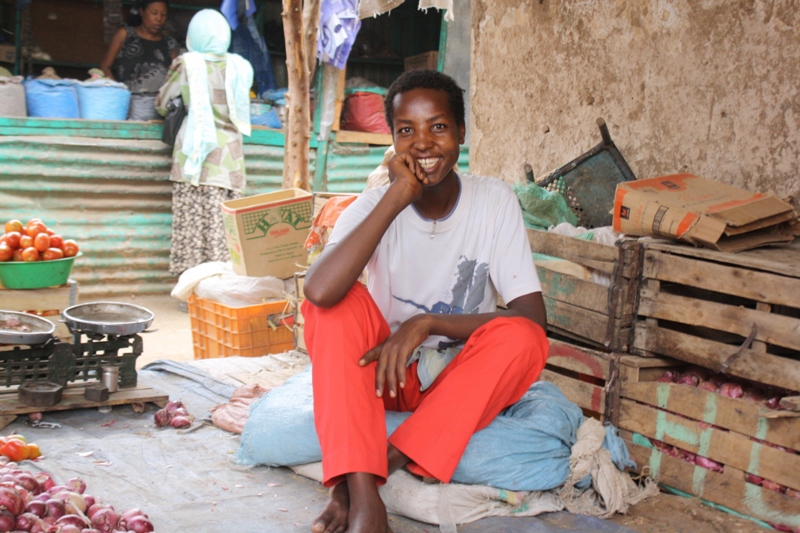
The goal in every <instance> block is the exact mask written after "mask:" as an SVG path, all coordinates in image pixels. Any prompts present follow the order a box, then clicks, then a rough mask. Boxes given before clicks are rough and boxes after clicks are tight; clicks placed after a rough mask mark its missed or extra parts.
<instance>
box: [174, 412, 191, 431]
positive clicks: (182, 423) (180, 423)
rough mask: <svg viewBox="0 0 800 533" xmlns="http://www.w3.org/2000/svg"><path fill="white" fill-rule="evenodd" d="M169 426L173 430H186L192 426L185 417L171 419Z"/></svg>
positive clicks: (178, 416) (177, 416)
mask: <svg viewBox="0 0 800 533" xmlns="http://www.w3.org/2000/svg"><path fill="white" fill-rule="evenodd" d="M170 425H171V426H172V427H174V428H178V429H180V428H187V427H189V426H191V425H192V421H191V420H189V419H188V418H186V417H185V416H180V415H176V416H175V417H173V419H172V422H170Z"/></svg>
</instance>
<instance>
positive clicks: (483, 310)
mask: <svg viewBox="0 0 800 533" xmlns="http://www.w3.org/2000/svg"><path fill="white" fill-rule="evenodd" d="M385 107H386V119H387V122H388V124H389V125H390V127H391V128H392V136H393V139H394V148H395V150H396V155H394V156H393V157H392V159H391V160H390V161H389V176H390V180H391V183H390V184H389V185H388V186H385V187H380V188H377V189H373V190H370V191H367V192H365V193H363V194H362V195H360V196H359V198H358V199H357V200H356V201H355V202H354V203H353V204H352V205H351V206H349V207H348V208H347V209H346V210H345V211H344V212H343V213H342V215H341V216H340V218H339V220H338V221H337V223H336V226H335V228H334V231H333V234H332V235H331V237H330V239H329V241H328V244H327V246H326V248H325V251H324V252H323V253H322V254H321V255H320V257H319V258H318V259H317V260H316V262H315V263H314V264H313V265H312V266H311V268H310V269H309V270H308V273H307V275H306V282H305V286H304V291H305V296H306V301H305V302H304V304H303V316H304V318H305V340H306V344H307V346H308V352H309V355H310V357H311V361H312V381H313V390H314V418H315V425H316V428H317V433H318V435H319V439H320V446H321V448H322V465H323V476H324V480H323V482H324V484H325V486H326V487H330V488H331V491H330V495H329V499H328V502H327V504H326V506H325V509H324V510H323V511H322V513H321V514H320V515H319V516H318V517H317V519H316V520H315V521H314V524H313V525H312V531H314V532H315V533H342V532H344V531H348V532H349V533H384V532H386V531H389V527H388V518H387V515H386V507H385V506H384V504H383V502H382V501H381V498H380V495H379V493H378V486H380V485H381V484H383V483H385V482H386V478H387V477H388V476H389V475H390V474H391V473H392V472H394V471H395V470H397V469H398V468H402V467H404V466H405V467H406V468H407V469H408V470H409V471H411V472H412V473H414V474H417V475H420V476H424V477H432V478H436V479H438V480H440V481H442V482H445V483H447V482H449V481H450V478H451V477H452V474H453V472H454V471H455V469H456V466H457V464H458V462H459V460H460V458H461V455H462V454H463V452H464V449H465V448H466V446H467V443H468V442H469V439H470V437H471V436H472V435H473V433H475V432H476V431H478V430H480V429H482V428H484V427H486V426H487V425H488V424H489V423H490V422H491V421H492V420H493V419H494V418H495V417H496V416H497V414H498V413H500V411H502V410H503V409H505V408H506V407H508V406H509V405H511V404H513V403H514V402H516V401H517V400H518V399H519V398H520V397H521V396H522V394H523V393H524V392H525V391H527V390H528V388H529V387H530V386H531V384H533V382H534V381H536V379H537V378H538V377H539V374H540V373H541V371H542V368H543V367H544V364H545V360H546V358H547V351H548V342H547V338H546V336H545V328H546V315H545V307H544V301H543V299H542V295H541V288H540V285H539V279H538V277H537V275H536V270H535V268H534V265H533V260H532V259H531V253H530V248H529V245H528V242H527V238H526V234H525V228H524V225H523V222H522V214H521V212H520V207H519V203H518V201H517V198H516V196H515V195H514V193H513V192H512V190H511V188H510V187H509V186H508V185H506V184H505V183H504V182H503V181H502V180H499V179H496V178H483V177H476V176H470V175H467V174H456V172H454V170H453V167H454V166H455V164H456V161H457V160H458V155H459V145H461V144H463V142H464V135H465V122H464V99H463V91H462V90H461V89H460V88H459V87H458V85H456V83H455V82H454V81H453V80H452V79H451V78H450V77H448V76H446V75H444V74H441V73H439V72H436V71H431V70H414V71H410V72H406V73H404V74H403V75H402V76H400V77H399V78H398V79H397V81H395V82H394V84H392V86H391V87H390V88H389V92H388V94H387V96H386V104H385ZM365 269H366V279H367V287H364V285H362V284H361V283H360V282H358V281H357V280H358V278H359V276H360V275H361V273H362V272H363V271H364V270H365ZM498 294H499V295H500V297H501V298H502V299H503V301H505V302H507V306H508V309H507V310H501V311H498V310H497V305H496V304H497V296H498ZM386 410H393V411H413V414H412V415H410V416H409V418H408V419H407V420H406V421H405V422H404V423H403V424H402V425H400V427H398V428H397V430H396V431H395V432H394V433H393V434H392V436H391V437H390V438H389V439H388V440H387V437H386V425H385V411H386Z"/></svg>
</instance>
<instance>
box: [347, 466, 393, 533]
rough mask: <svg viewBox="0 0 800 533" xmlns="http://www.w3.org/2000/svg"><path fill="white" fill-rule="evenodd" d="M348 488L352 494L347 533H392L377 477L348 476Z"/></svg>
mask: <svg viewBox="0 0 800 533" xmlns="http://www.w3.org/2000/svg"><path fill="white" fill-rule="evenodd" d="M347 486H348V491H349V494H350V513H349V516H348V521H349V525H348V528H347V533H390V532H391V529H389V517H388V516H387V515H386V506H385V505H384V503H383V500H381V496H380V494H379V493H378V485H377V483H376V480H375V476H374V475H372V474H365V473H363V472H356V473H353V474H347Z"/></svg>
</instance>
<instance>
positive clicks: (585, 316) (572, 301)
mask: <svg viewBox="0 0 800 533" xmlns="http://www.w3.org/2000/svg"><path fill="white" fill-rule="evenodd" d="M528 242H529V243H530V245H531V250H533V252H534V253H535V254H541V256H547V258H545V259H540V260H536V269H537V271H538V273H539V279H540V281H541V283H542V295H543V296H544V302H545V306H546V307H547V322H548V324H547V327H548V330H550V331H551V332H553V333H556V334H558V335H561V336H564V337H567V338H570V339H574V340H576V341H579V342H581V343H585V344H587V345H590V346H593V347H596V348H598V349H600V350H604V351H617V352H626V351H627V350H628V344H629V342H630V339H631V334H632V331H633V322H634V319H635V318H636V312H635V303H636V290H637V285H638V273H639V272H638V271H639V258H640V256H641V246H640V245H639V244H638V242H637V241H635V240H626V241H621V242H619V243H618V244H617V246H609V245H605V244H600V243H596V242H592V241H588V240H584V239H579V238H575V237H569V236H566V235H559V234H556V233H548V232H545V231H538V230H532V229H529V230H528ZM602 280H606V281H607V282H608V283H603V282H602Z"/></svg>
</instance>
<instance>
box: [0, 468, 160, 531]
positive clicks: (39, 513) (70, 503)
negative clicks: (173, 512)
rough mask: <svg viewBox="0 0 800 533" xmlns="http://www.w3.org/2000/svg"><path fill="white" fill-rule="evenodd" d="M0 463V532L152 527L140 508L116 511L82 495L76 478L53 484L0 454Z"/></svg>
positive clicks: (82, 484) (83, 488)
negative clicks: (61, 483)
mask: <svg viewBox="0 0 800 533" xmlns="http://www.w3.org/2000/svg"><path fill="white" fill-rule="evenodd" d="M3 459H6V461H3ZM0 464H2V466H0V531H9V532H13V533H20V532H23V531H27V532H30V533H150V532H151V531H153V530H154V528H153V524H152V523H151V522H150V520H149V519H148V517H147V515H146V514H144V512H142V511H141V509H129V510H127V511H125V512H124V513H121V514H119V513H117V511H115V510H114V508H113V507H112V506H111V505H105V504H103V503H102V502H100V501H99V500H98V499H97V498H96V497H95V496H91V495H89V494H86V493H85V492H86V483H85V482H84V481H83V480H81V479H80V478H72V479H70V480H69V481H67V482H66V483H64V484H63V485H56V483H55V481H53V478H52V477H50V475H49V474H47V473H44V472H36V473H32V472H30V471H28V470H24V469H22V468H20V467H19V465H18V464H17V463H13V462H9V461H8V460H7V458H5V457H0Z"/></svg>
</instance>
